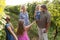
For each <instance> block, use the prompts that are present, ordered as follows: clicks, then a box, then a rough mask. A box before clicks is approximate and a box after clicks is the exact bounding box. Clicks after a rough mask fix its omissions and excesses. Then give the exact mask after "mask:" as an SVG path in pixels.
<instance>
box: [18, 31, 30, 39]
mask: <svg viewBox="0 0 60 40" xmlns="http://www.w3.org/2000/svg"><path fill="white" fill-rule="evenodd" d="M18 40H30V39H29V37H28V34H27V31H24V33H23V35H19V36H18Z"/></svg>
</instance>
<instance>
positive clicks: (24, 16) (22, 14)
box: [19, 5, 29, 26]
mask: <svg viewBox="0 0 60 40" xmlns="http://www.w3.org/2000/svg"><path fill="white" fill-rule="evenodd" d="M26 10H27V9H26V6H24V5H23V6H21V11H20V15H19V20H20V19H22V20H24V25H25V26H27V25H29V16H28V12H27V11H26Z"/></svg>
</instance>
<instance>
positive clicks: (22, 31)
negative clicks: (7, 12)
mask: <svg viewBox="0 0 60 40" xmlns="http://www.w3.org/2000/svg"><path fill="white" fill-rule="evenodd" d="M23 23H24V21H22V20H20V21H19V26H18V29H17V35H18V40H30V39H29V37H28V34H27V32H28V30H29V28H30V27H31V25H32V24H33V23H34V22H33V23H31V24H30V25H28V26H24V24H23Z"/></svg>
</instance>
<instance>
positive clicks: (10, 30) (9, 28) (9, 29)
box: [7, 27, 18, 40]
mask: <svg viewBox="0 0 60 40" xmlns="http://www.w3.org/2000/svg"><path fill="white" fill-rule="evenodd" d="M7 29H8V31H9V32H10V33H11V34H12V35H13V36H14V38H15V39H16V40H18V38H17V37H16V35H15V33H14V32H13V31H12V29H11V27H7Z"/></svg>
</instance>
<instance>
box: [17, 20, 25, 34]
mask: <svg viewBox="0 0 60 40" xmlns="http://www.w3.org/2000/svg"><path fill="white" fill-rule="evenodd" d="M23 23H24V22H23V21H19V22H18V29H17V35H22V34H23V32H24V25H23Z"/></svg>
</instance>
